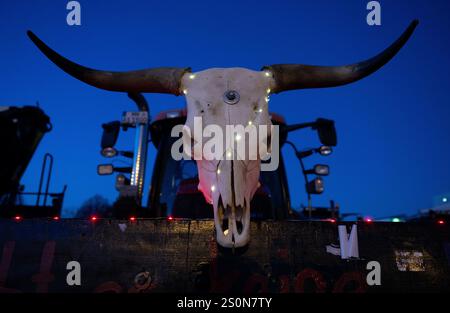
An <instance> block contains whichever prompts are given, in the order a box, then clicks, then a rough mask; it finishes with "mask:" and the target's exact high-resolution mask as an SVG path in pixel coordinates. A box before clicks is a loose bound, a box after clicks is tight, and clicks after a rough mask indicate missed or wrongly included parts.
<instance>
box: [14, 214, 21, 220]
mask: <svg viewBox="0 0 450 313" xmlns="http://www.w3.org/2000/svg"><path fill="white" fill-rule="evenodd" d="M14 220H16V221H21V220H22V216H19V215H17V216H14Z"/></svg>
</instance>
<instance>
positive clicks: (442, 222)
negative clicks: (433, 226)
mask: <svg viewBox="0 0 450 313" xmlns="http://www.w3.org/2000/svg"><path fill="white" fill-rule="evenodd" d="M437 223H438V224H439V225H444V224H445V221H444V220H438V221H437Z"/></svg>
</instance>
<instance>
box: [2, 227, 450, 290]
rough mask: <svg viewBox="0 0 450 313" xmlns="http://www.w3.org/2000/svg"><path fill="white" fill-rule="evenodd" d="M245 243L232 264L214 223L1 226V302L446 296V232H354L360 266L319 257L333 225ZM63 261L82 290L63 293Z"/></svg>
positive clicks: (263, 232) (333, 239) (333, 234)
mask: <svg viewBox="0 0 450 313" xmlns="http://www.w3.org/2000/svg"><path fill="white" fill-rule="evenodd" d="M251 234H252V241H251V243H250V246H249V247H248V249H246V250H236V251H235V253H234V254H232V253H230V251H228V250H222V249H220V248H219V247H217V245H216V243H215V241H214V232H213V221H172V222H170V221H166V220H151V219H150V220H138V221H136V222H131V221H119V220H99V221H97V222H95V223H93V222H91V221H81V220H61V221H49V220H24V221H21V222H15V221H12V220H0V292H15V291H20V292H89V293H90V292H229V291H235V292H236V291H237V292H259V291H262V292H309V291H316V292H347V291H349V292H355V291H356V292H381V291H382V292H386V291H396V292H406V291H443V290H446V291H448V290H450V288H449V281H450V275H449V259H448V255H447V254H446V253H448V249H447V250H446V249H445V247H446V246H448V244H449V242H450V239H449V238H450V236H449V229H448V227H447V226H446V227H438V226H436V225H418V224H403V223H373V224H358V240H359V253H360V259H359V260H341V259H340V257H339V256H336V255H332V254H329V253H327V252H326V249H325V247H326V245H329V244H331V243H337V242H338V231H337V225H336V224H332V223H326V222H294V221H292V222H252V227H251ZM396 251H397V252H398V251H418V252H421V253H422V255H423V260H422V262H423V264H422V265H423V269H424V270H423V271H404V269H403V270H400V269H399V268H398V266H397V262H396V261H398V259H396V255H397V256H398V253H397V254H396ZM446 251H447V252H446ZM70 261H78V262H79V263H80V265H81V286H68V285H67V283H66V276H67V274H68V272H69V270H67V269H66V265H67V263H68V262H70ZM369 261H378V262H379V263H380V264H381V283H382V284H381V286H368V285H367V283H366V276H367V273H368V272H369V271H368V270H367V269H366V265H367V263H368V262H369ZM421 269H422V267H421Z"/></svg>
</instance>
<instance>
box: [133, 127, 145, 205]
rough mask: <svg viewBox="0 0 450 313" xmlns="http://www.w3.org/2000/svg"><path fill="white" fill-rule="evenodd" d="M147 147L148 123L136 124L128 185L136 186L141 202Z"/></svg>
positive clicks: (139, 201)
mask: <svg viewBox="0 0 450 313" xmlns="http://www.w3.org/2000/svg"><path fill="white" fill-rule="evenodd" d="M147 148H148V123H140V124H138V125H136V140H135V143H134V159H133V171H132V173H131V180H130V185H131V186H136V188H137V195H136V197H137V201H138V204H139V205H140V204H141V202H142V193H143V187H144V178H145V165H146V160H147Z"/></svg>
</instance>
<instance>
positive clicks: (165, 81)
mask: <svg viewBox="0 0 450 313" xmlns="http://www.w3.org/2000/svg"><path fill="white" fill-rule="evenodd" d="M27 34H28V37H30V39H31V40H32V41H33V42H34V44H35V45H36V46H37V47H38V48H39V50H41V52H42V53H43V54H45V55H46V56H47V58H49V59H50V60H51V61H52V62H53V63H55V64H56V65H57V66H58V67H59V68H61V69H62V70H63V71H64V72H66V73H67V74H69V75H71V76H73V77H75V78H77V79H79V80H81V81H82V82H85V83H86V84H89V85H92V86H94V87H97V88H101V89H106V90H110V91H123V92H133V93H136V92H152V93H169V94H174V95H179V94H180V93H181V90H180V83H181V78H182V76H183V75H184V74H185V73H186V72H190V70H191V69H190V68H175V67H161V68H151V69H145V70H139V71H129V72H109V71H99V70H94V69H91V68H87V67H84V66H81V65H79V64H76V63H74V62H72V61H70V60H68V59H66V58H65V57H63V56H61V55H60V54H58V53H57V52H55V51H54V50H52V49H51V48H50V47H49V46H47V45H46V44H45V43H44V42H43V41H42V40H40V39H39V38H38V37H37V36H36V35H35V34H34V33H33V32H31V31H28V32H27Z"/></svg>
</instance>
